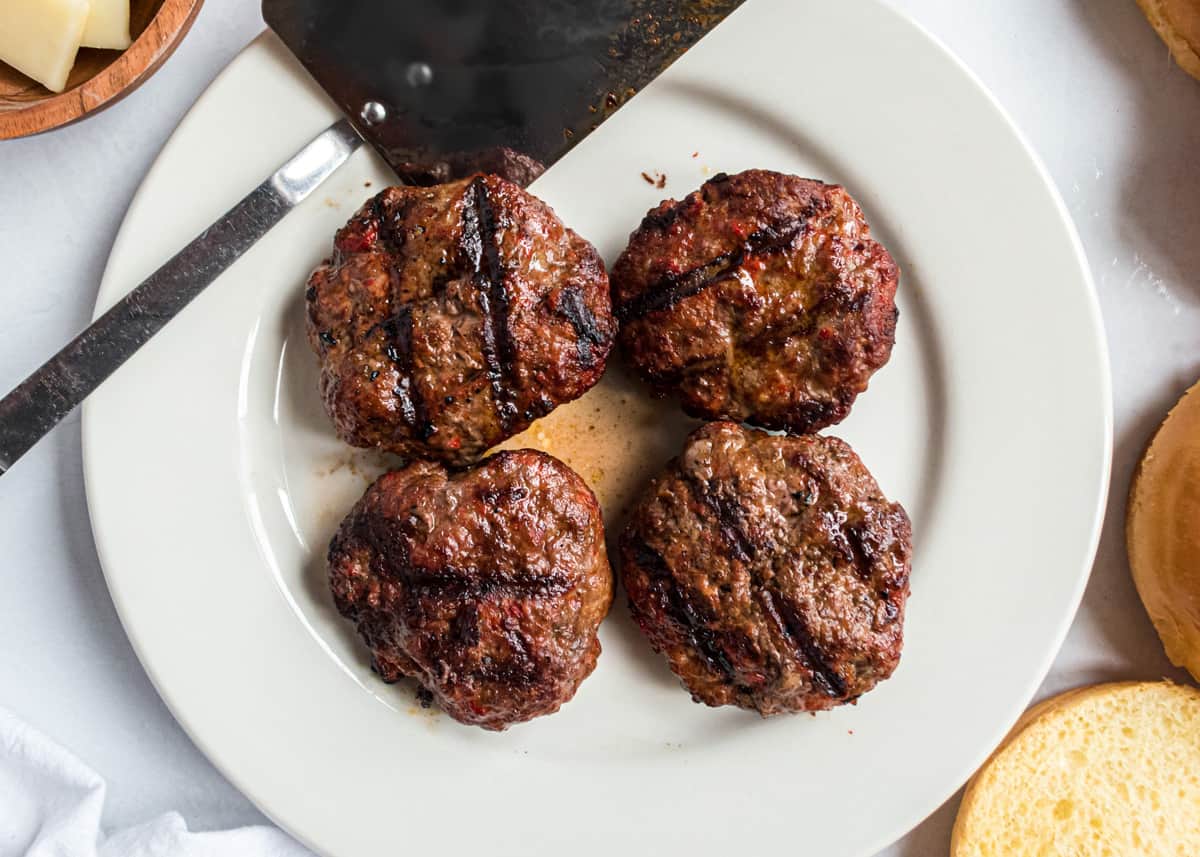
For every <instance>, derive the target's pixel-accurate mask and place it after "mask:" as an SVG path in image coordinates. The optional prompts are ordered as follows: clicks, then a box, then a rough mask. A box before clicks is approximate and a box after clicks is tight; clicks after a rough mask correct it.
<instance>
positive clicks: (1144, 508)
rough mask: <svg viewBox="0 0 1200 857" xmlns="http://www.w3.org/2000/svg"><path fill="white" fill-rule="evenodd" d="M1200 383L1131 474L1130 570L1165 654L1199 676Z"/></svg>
mask: <svg viewBox="0 0 1200 857" xmlns="http://www.w3.org/2000/svg"><path fill="white" fill-rule="evenodd" d="M1198 390H1200V384H1197V385H1196V386H1195V387H1192V389H1190V390H1188V392H1187V393H1186V394H1184V397H1183V398H1182V399H1180V400H1179V403H1178V404H1177V405H1175V407H1174V408H1173V409H1172V410H1171V413H1170V414H1168V415H1167V419H1166V421H1165V422H1163V424H1162V426H1161V427H1160V428H1159V430H1158V434H1156V435H1155V436H1154V440H1152V441H1151V442H1150V446H1149V447H1147V449H1146V454H1145V455H1144V456H1143V457H1142V463H1141V464H1140V465H1138V469H1137V473H1136V474H1134V477H1133V487H1132V488H1131V489H1130V492H1129V508H1128V511H1127V512H1126V519H1125V542H1126V546H1127V548H1128V550H1129V565H1130V567H1131V568H1132V569H1133V582H1134V584H1135V585H1136V586H1137V590H1138V594H1139V595H1141V597H1142V603H1143V604H1145V605H1146V612H1147V613H1149V614H1150V621H1152V622H1153V623H1154V627H1155V629H1156V630H1157V631H1158V636H1160V637H1161V638H1162V641H1163V646H1165V647H1166V650H1167V657H1168V658H1170V659H1171V663H1173V664H1175V665H1176V666H1180V667H1184V668H1186V669H1187V671H1188V672H1190V673H1191V674H1192V676H1193V677H1194V678H1196V679H1200V392H1198Z"/></svg>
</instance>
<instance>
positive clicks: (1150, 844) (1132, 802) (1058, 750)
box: [950, 682, 1200, 857]
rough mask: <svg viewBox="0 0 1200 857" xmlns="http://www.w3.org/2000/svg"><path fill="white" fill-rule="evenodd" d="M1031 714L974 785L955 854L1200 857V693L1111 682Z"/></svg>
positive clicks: (1074, 693)
mask: <svg viewBox="0 0 1200 857" xmlns="http://www.w3.org/2000/svg"><path fill="white" fill-rule="evenodd" d="M1029 715H1032V716H1027V717H1026V718H1023V719H1022V721H1021V722H1020V723H1018V725H1017V728H1016V729H1015V730H1014V731H1013V733H1012V734H1010V735H1009V737H1008V739H1007V740H1006V741H1005V742H1004V744H1002V745H1001V746H1000V748H999V749H998V750H997V751H996V752H995V753H994V754H993V755H992V757H991V758H990V759H989V760H988V761H987V763H986V764H984V766H983V767H982V768H980V770H979V772H978V773H977V774H976V775H975V777H974V778H973V779H972V780H971V782H970V783H969V784H968V786H967V792H966V795H965V796H964V798H963V802H962V806H961V807H960V808H959V812H958V819H957V820H956V821H955V824H954V834H953V838H952V840H951V845H950V853H951V857H1018V855H1060V854H1061V855H1071V857H1100V855H1135V854H1136V855H1138V857H1168V855H1171V857H1175V855H1180V854H1200V812H1197V807H1200V691H1197V690H1196V689H1195V688H1191V687H1183V686H1180V685H1175V684H1171V683H1170V682H1129V683H1119V684H1102V685H1096V686H1094V687H1089V688H1081V689H1078V690H1074V691H1069V692H1067V693H1065V694H1062V695H1060V696H1057V697H1054V698H1053V699H1051V700H1048V701H1046V702H1044V703H1041V704H1039V705H1038V706H1035V707H1034V708H1033V709H1031V710H1030V712H1029Z"/></svg>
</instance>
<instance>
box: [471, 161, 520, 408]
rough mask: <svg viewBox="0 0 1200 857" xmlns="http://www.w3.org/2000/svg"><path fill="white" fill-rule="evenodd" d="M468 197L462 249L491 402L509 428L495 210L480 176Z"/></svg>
mask: <svg viewBox="0 0 1200 857" xmlns="http://www.w3.org/2000/svg"><path fill="white" fill-rule="evenodd" d="M467 193H468V194H469V195H470V198H469V200H467V201H466V202H465V204H464V205H463V212H462V248H461V249H462V252H463V253H464V254H465V256H466V257H467V260H468V261H469V262H470V264H471V268H472V279H473V282H474V284H475V287H476V290H477V295H478V300H479V312H480V314H481V315H482V317H483V329H482V340H483V342H482V351H483V360H484V363H485V364H486V365H487V374H488V381H489V382H490V384H491V388H492V401H493V403H494V407H495V410H496V417H497V419H498V420H499V421H500V426H501V428H503V429H504V430H506V431H507V430H508V428H509V427H510V426H511V424H512V421H513V418H514V417H515V416H516V406H515V405H513V403H512V402H511V401H510V399H509V395H508V388H509V387H510V385H509V384H508V383H507V382H506V378H507V377H509V376H510V375H511V374H512V371H513V358H514V353H513V352H514V349H513V343H512V338H511V337H510V336H509V333H508V291H507V290H506V289H505V287H504V275H505V271H504V265H503V264H502V263H501V261H500V251H499V249H498V248H497V247H496V213H495V211H494V210H493V209H492V204H491V200H490V198H489V195H488V189H487V182H485V181H484V180H483V178H482V177H479V178H476V179H475V180H474V181H472V182H471V185H470V187H469V188H468V190H467Z"/></svg>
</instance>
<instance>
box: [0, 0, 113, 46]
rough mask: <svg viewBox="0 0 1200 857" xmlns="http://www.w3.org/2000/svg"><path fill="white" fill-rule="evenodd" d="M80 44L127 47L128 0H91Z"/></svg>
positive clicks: (0, 0) (1, 0)
mask: <svg viewBox="0 0 1200 857" xmlns="http://www.w3.org/2000/svg"><path fill="white" fill-rule="evenodd" d="M0 2H3V0H0ZM82 45H83V46H84V47H85V48H109V49H110V50H116V51H123V50H125V49H126V48H127V47H129V0H92V14H91V16H90V17H89V18H88V22H87V26H86V27H84V28H83V42H82Z"/></svg>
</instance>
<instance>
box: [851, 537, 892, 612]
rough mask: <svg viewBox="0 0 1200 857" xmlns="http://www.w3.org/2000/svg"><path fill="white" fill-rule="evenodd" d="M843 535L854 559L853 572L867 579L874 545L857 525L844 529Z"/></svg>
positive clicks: (872, 561)
mask: <svg viewBox="0 0 1200 857" xmlns="http://www.w3.org/2000/svg"><path fill="white" fill-rule="evenodd" d="M845 533H846V542H847V543H848V544H849V545H850V552H851V554H852V555H853V557H854V568H855V570H856V571H857V572H858V575H859V577H863V578H869V577H870V576H871V568H872V566H873V565H874V563H875V557H876V556H877V551H876V549H875V545H874V543H873V542H872V540H871V539H870V538H869V535H870V534H869V533H868V532H867V529H866V527H863V526H858V525H851V526H848V527H846V529H845ZM885 600H886V599H885Z"/></svg>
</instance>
